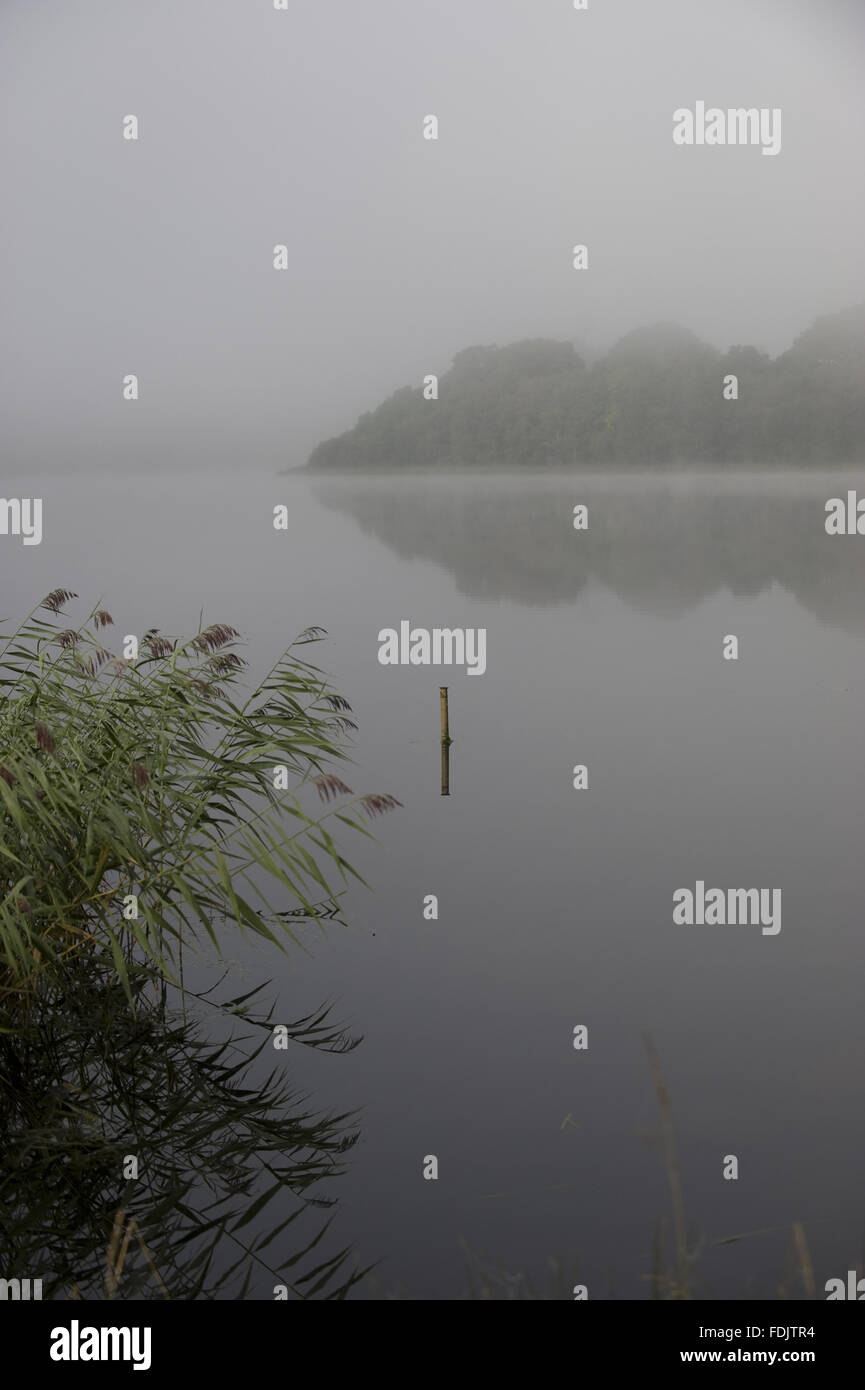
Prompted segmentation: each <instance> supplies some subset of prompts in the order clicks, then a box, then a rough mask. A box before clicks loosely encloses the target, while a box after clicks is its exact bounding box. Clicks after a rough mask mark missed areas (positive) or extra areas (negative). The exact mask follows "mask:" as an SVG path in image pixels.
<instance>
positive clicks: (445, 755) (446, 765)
mask: <svg viewBox="0 0 865 1390" xmlns="http://www.w3.org/2000/svg"><path fill="white" fill-rule="evenodd" d="M439 703H440V705H441V718H442V796H450V794H451V793H450V766H451V744H452V743H453V739H452V738H451V736H450V731H449V729H448V688H447V686H446V685H440V686H439Z"/></svg>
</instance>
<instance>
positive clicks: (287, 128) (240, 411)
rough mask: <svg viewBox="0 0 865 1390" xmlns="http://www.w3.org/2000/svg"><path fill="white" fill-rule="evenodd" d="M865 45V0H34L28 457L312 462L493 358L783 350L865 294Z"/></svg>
mask: <svg viewBox="0 0 865 1390" xmlns="http://www.w3.org/2000/svg"><path fill="white" fill-rule="evenodd" d="M863 59H865V6H862V5H861V4H858V3H840V0H821V4H820V5H819V6H816V5H813V4H811V3H808V2H806V0H784V3H780V2H779V3H773V0H728V3H725V4H723V5H719V4H717V3H708V0H661V3H656V4H655V3H651V2H650V0H590V3H589V9H588V10H587V11H585V12H577V11H575V10H574V9H573V6H572V5H571V3H570V0H470V3H467V0H423V2H422V0H370V3H366V4H364V5H358V4H357V3H356V0H316V3H304V2H303V0H292V2H291V4H290V7H289V10H288V11H287V12H280V11H275V10H274V9H273V8H272V5H271V3H270V0H256V3H253V0H148V3H147V4H141V3H139V2H138V0H40V3H39V4H38V5H34V4H32V3H28V0H2V5H0V103H2V154H0V168H2V185H3V200H2V207H3V212H2V236H3V272H2V276H0V280H2V292H0V293H2V299H0V314H2V325H3V327H2V348H0V372H2V380H3V392H2V401H0V439H2V445H3V453H4V460H5V464H6V470H7V473H9V472H15V471H19V470H21V471H24V472H27V471H34V470H38V471H40V472H41V471H56V470H67V469H79V468H80V469H84V468H87V469H90V468H94V467H96V468H99V469H110V470H111V471H122V470H125V469H131V468H133V467H135V468H141V467H142V466H144V467H146V468H148V469H149V468H152V469H154V470H161V469H166V468H170V469H174V468H178V467H181V468H195V469H199V468H208V467H211V466H213V467H215V466H216V465H220V466H225V465H226V464H229V465H231V464H233V463H235V462H236V466H237V469H238V473H241V472H243V471H245V470H248V469H251V468H269V469H274V468H282V467H285V466H293V465H299V464H302V463H303V462H305V459H306V457H307V454H308V452H309V450H310V449H311V448H312V447H313V446H314V445H315V444H316V443H317V442H318V441H319V440H320V439H322V438H324V437H327V436H329V435H333V434H335V433H338V432H340V431H342V430H344V429H347V428H349V427H350V426H351V425H352V424H353V423H354V421H355V419H356V417H357V415H358V413H359V412H361V411H364V410H367V409H370V408H372V407H373V406H375V405H376V404H377V403H378V402H379V401H380V400H381V399H382V398H383V397H385V396H386V395H388V394H390V393H391V392H392V391H393V390H395V389H396V388H397V387H400V386H403V385H406V384H417V383H418V382H419V381H420V379H421V377H422V376H423V374H424V373H426V372H438V373H441V372H444V371H445V370H446V369H447V367H448V365H449V363H450V361H451V358H452V357H453V355H454V353H455V352H457V351H459V350H460V349H461V348H463V347H465V346H466V345H468V344H471V343H499V344H503V343H506V342H511V341H514V340H516V339H519V338H522V337H534V336H551V337H556V338H563V339H570V340H572V341H574V342H575V343H576V344H577V347H578V349H579V350H580V351H582V352H583V353H584V354H585V355H586V356H587V357H589V358H591V357H593V356H595V355H597V354H599V353H601V352H603V351H604V350H605V349H606V348H607V347H609V346H610V344H611V343H612V342H613V341H615V339H616V338H617V337H619V336H620V335H621V334H623V333H625V332H627V331H628V330H629V329H631V328H634V327H636V326H638V325H641V324H644V323H650V322H653V321H656V320H659V319H664V320H670V319H672V320H676V321H678V322H680V323H682V324H683V325H684V326H686V327H688V328H690V329H692V330H693V331H694V332H696V333H698V334H699V335H700V336H701V337H703V338H705V339H706V340H707V341H709V342H711V343H712V344H713V345H715V346H717V347H719V348H721V349H725V348H727V347H728V346H730V345H731V344H733V343H742V342H750V343H753V344H755V345H756V346H758V347H760V348H762V349H764V350H765V351H768V352H770V353H772V354H773V355H774V354H776V353H778V352H781V351H783V350H784V349H785V348H787V347H788V346H789V345H790V344H791V342H792V341H793V339H794V338H795V337H796V336H797V334H798V333H800V332H801V331H803V330H804V329H805V328H806V327H807V326H808V325H809V323H810V322H811V321H812V319H813V318H814V316H815V315H817V314H820V313H827V312H832V311H834V310H837V309H840V308H843V307H845V306H846V305H849V304H852V303H855V302H857V301H859V300H861V299H862V298H863V297H865V277H863V273H862V265H861V254H862V245H863V220H865V219H863V210H865V188H863V181H862V148H863V143H865V117H863V100H862V70H863ZM698 100H705V101H706V103H707V104H708V105H712V104H715V105H718V106H720V107H724V108H726V107H737V106H746V107H759V108H775V107H778V108H781V110H782V111H783V146H782V149H781V151H780V153H779V154H778V156H777V157H775V158H764V157H762V155H761V151H760V150H759V149H758V148H747V147H746V148H742V147H735V148H731V147H727V148H723V147H722V148H714V149H701V150H697V149H694V148H681V147H676V146H675V145H674V144H673V141H672V138H671V132H672V113H673V111H674V109H676V108H679V107H685V106H691V107H693V106H694V104H695V103H696V102H697V101H698ZM128 114H134V115H136V116H137V117H138V119H139V122H140V136H139V139H138V140H137V142H136V141H128V140H125V139H123V137H122V122H123V118H124V117H125V116H126V115H128ZM430 114H434V115H435V116H437V118H438V121H439V138H438V140H437V141H432V140H425V139H424V138H423V121H424V117H425V116H427V115H430ZM577 242H582V243H585V244H586V245H587V246H588V248H589V258H590V259H589V268H588V271H586V272H582V273H579V274H578V273H576V272H575V271H574V269H573V267H572V263H571V261H572V247H573V246H574V244H575V243H577ZM276 244H284V245H286V246H287V248H288V255H289V268H288V270H286V271H276V270H274V268H273V247H274V245H276ZM128 373H135V374H136V375H137V376H138V377H139V383H140V399H139V400H138V401H137V402H135V403H131V402H125V401H124V400H123V399H122V379H123V377H124V376H125V375H126V374H128Z"/></svg>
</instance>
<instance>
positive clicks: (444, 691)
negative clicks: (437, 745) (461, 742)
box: [439, 685, 453, 743]
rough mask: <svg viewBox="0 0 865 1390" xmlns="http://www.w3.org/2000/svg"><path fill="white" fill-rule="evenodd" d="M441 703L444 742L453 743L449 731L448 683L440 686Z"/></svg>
mask: <svg viewBox="0 0 865 1390" xmlns="http://www.w3.org/2000/svg"><path fill="white" fill-rule="evenodd" d="M439 703H440V704H441V712H442V743H452V742H453V740H452V739H451V736H450V734H449V733H448V688H447V686H446V685H440V686H439Z"/></svg>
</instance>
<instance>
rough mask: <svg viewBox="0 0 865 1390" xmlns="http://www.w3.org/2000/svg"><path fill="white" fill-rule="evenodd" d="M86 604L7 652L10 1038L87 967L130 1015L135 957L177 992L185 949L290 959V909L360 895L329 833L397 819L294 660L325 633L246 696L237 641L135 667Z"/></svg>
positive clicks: (160, 651) (207, 638) (0, 826)
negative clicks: (66, 978)
mask: <svg viewBox="0 0 865 1390" xmlns="http://www.w3.org/2000/svg"><path fill="white" fill-rule="evenodd" d="M76 597H77V596H76V595H75V594H72V593H70V592H69V591H68V590H65V589H55V590H53V591H52V593H50V594H48V595H47V597H46V598H45V599H43V600H42V602H41V603H40V604H39V605H37V607H36V608H34V609H33V610H32V612H31V613H30V614H29V615H28V616H27V618H26V619H25V621H24V622H23V623H22V624H21V625H20V626H19V627H18V628H17V629H16V630H15V631H14V632H13V633H11V634H10V635H9V636H7V637H5V638H4V639H3V640H2V642H0V691H2V698H0V1029H9V1028H14V1027H16V1026H17V1022H18V1021H19V1020H20V1017H21V1014H22V1011H24V1012H25V1013H26V1009H27V1007H28V1001H30V1000H31V999H32V995H33V990H34V988H35V987H36V984H37V981H38V979H39V977H40V975H41V974H42V973H43V972H44V971H45V970H46V969H56V968H57V967H58V966H59V965H60V964H61V963H62V962H64V961H66V960H68V959H69V958H70V957H71V956H74V955H77V954H80V953H82V952H88V953H98V954H100V955H107V956H108V958H109V959H110V961H111V963H112V966H113V970H114V972H115V975H116V978H117V980H118V981H119V982H120V984H121V986H122V988H123V990H124V991H125V994H126V997H127V1001H128V1002H129V1004H130V1005H131V1004H132V1003H133V993H132V990H131V987H130V979H129V961H130V960H131V959H132V958H133V956H137V958H138V959H140V960H146V961H149V962H150V963H151V964H152V965H153V966H154V967H155V968H156V969H157V970H158V971H159V972H160V974H161V976H162V977H163V979H165V980H169V981H171V982H173V983H175V984H179V983H180V969H181V964H182V943H183V941H184V940H186V941H190V940H192V939H193V938H195V937H201V936H206V937H208V938H209V939H210V940H211V942H212V943H213V945H214V946H216V947H218V946H219V942H218V940H217V934H216V924H217V922H219V921H220V920H226V919H228V920H230V921H231V922H232V924H233V925H234V926H236V927H237V928H238V929H240V930H241V931H249V932H252V933H255V934H257V935H259V936H262V937H266V938H267V939H268V940H270V941H271V942H273V943H274V944H275V945H278V946H280V947H282V948H284V947H285V945H286V942H287V940H289V939H290V940H292V941H294V942H295V944H299V942H298V938H297V936H296V935H295V933H294V932H293V931H292V929H291V926H290V922H291V920H292V913H291V911H289V912H287V913H286V912H285V910H284V909H285V904H286V902H289V903H291V904H293V905H294V908H295V910H297V908H298V906H299V908H300V910H301V911H302V912H304V913H306V914H307V915H308V916H309V917H311V918H313V919H315V918H320V917H322V916H323V915H332V909H331V908H330V907H329V906H327V905H328V904H332V903H333V902H334V901H335V897H336V895H337V894H338V892H340V891H342V890H343V889H344V886H345V885H346V884H348V882H349V881H350V879H352V878H354V879H359V878H360V876H359V875H358V874H357V873H356V872H355V870H354V869H353V868H352V867H351V865H350V864H349V863H348V861H347V860H346V859H345V858H344V857H343V854H342V852H341V850H340V849H339V848H338V846H337V844H336V842H335V840H334V838H333V836H332V834H331V831H330V828H329V826H328V822H332V821H334V820H335V821H336V822H338V823H340V824H341V825H342V826H345V827H348V828H349V829H350V830H352V831H354V832H358V833H361V834H365V835H369V833H370V832H369V830H368V828H367V826H368V823H369V821H370V820H371V819H372V818H374V817H375V816H377V815H380V814H382V813H383V812H385V811H388V810H390V809H392V808H393V807H394V806H397V805H399V802H397V801H396V799H395V798H394V797H392V796H390V795H367V796H360V797H353V794H352V793H351V791H350V788H348V787H347V786H346V785H345V783H344V782H343V781H342V780H341V779H340V778H339V777H338V776H337V775H336V773H335V772H334V771H333V766H334V765H335V764H336V765H339V764H340V763H343V762H345V761H346V760H347V759H348V753H347V750H346V746H345V744H346V735H347V734H348V733H349V731H350V730H352V729H353V728H355V727H356V726H355V725H354V724H353V721H352V720H351V718H350V717H349V716H350V707H349V705H348V702H347V701H346V700H345V699H344V698H343V697H342V696H341V695H340V694H339V693H338V692H336V691H335V690H333V689H332V688H331V687H330V685H329V684H328V681H327V678H326V677H325V676H324V675H323V673H322V672H321V671H320V670H319V669H318V668H317V667H315V666H313V665H311V664H310V663H309V662H307V661H305V660H303V659H302V658H301V656H300V655H299V652H298V649H299V648H302V647H305V646H307V645H308V644H310V643H314V642H316V641H318V640H320V638H321V637H322V636H324V635H325V634H324V633H323V631H322V629H320V628H310V629H307V630H306V631H305V632H303V633H302V634H301V635H300V636H299V637H298V639H297V640H296V642H294V643H293V644H291V645H290V646H289V647H288V648H287V649H286V650H285V651H284V652H283V653H282V655H281V656H280V657H279V659H278V660H277V661H276V663H275V664H274V666H273V667H272V669H271V670H270V672H269V673H268V675H267V676H266V677H265V678H264V679H263V681H261V682H260V683H259V684H258V685H257V686H256V687H255V689H254V690H252V691H251V693H248V694H246V695H244V694H243V693H238V684H239V682H240V681H241V679H242V677H243V671H244V667H245V664H246V663H245V662H244V661H243V659H242V658H241V657H240V656H239V655H238V653H237V651H236V650H235V648H236V647H237V645H238V636H239V634H238V633H237V632H236V631H235V629H234V628H232V627H229V626H228V625H226V624H224V623H216V624H213V625H211V626H208V627H204V628H202V629H200V630H199V631H198V632H196V633H195V634H194V635H193V636H191V637H189V638H186V639H173V638H168V637H166V636H163V635H161V634H160V632H159V631H158V630H157V629H155V628H151V629H150V630H148V631H147V632H146V633H145V634H144V636H143V638H142V640H141V643H140V649H139V654H138V656H137V658H133V657H126V656H123V655H119V654H116V653H112V652H111V651H109V650H108V649H107V647H106V646H105V645H104V640H103V639H104V634H105V630H106V629H107V628H108V627H110V626H111V625H112V623H113V619H112V617H111V615H110V613H108V612H107V611H106V610H105V609H103V608H101V607H97V608H94V609H92V610H91V611H90V613H89V614H88V615H87V616H86V618H85V619H84V621H83V622H82V623H81V624H80V625H78V626H68V625H66V620H65V619H63V618H62V614H63V610H64V608H65V607H66V605H67V604H68V603H70V602H71V601H72V600H73V599H75V598H76ZM277 768H282V769H284V770H285V771H284V772H283V773H282V774H278V773H277V771H276V769H277ZM344 797H353V799H352V800H350V801H348V802H346V801H343V800H342V798H344ZM311 801H313V802H315V804H311ZM361 881H362V880H361ZM275 892H276V893H278V894H279V895H280V902H281V903H282V908H281V909H280V908H279V907H277V906H276V905H275V903H274V901H273V894H274V893H275ZM323 904H324V906H323Z"/></svg>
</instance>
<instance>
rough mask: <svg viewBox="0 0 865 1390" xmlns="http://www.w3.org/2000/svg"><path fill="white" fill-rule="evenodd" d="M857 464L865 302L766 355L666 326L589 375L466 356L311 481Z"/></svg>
mask: <svg viewBox="0 0 865 1390" xmlns="http://www.w3.org/2000/svg"><path fill="white" fill-rule="evenodd" d="M860 462H865V303H862V304H859V305H856V306H854V307H852V308H849V309H845V310H842V311H841V312H839V313H835V314H826V315H823V316H821V317H820V318H818V319H816V320H815V322H814V323H813V325H812V326H811V327H810V328H809V329H807V330H806V331H805V332H804V333H802V334H800V336H799V337H798V338H797V339H796V341H795V342H794V343H793V345H792V347H791V348H790V349H789V350H788V351H787V352H784V353H782V354H781V355H780V356H779V357H776V358H774V359H773V358H770V357H769V356H768V355H767V354H766V353H764V352H761V351H759V350H758V349H757V348H754V347H747V346H735V347H731V348H730V349H729V350H728V351H727V352H724V353H722V352H719V351H718V350H717V349H716V348H713V347H710V346H709V345H708V344H707V343H704V342H702V341H701V340H700V339H699V338H698V337H696V336H695V334H693V333H691V332H690V331H689V330H688V329H685V328H682V327H680V326H679V325H677V324H669V323H662V324H656V325H654V326H652V327H647V328H638V329H635V330H634V331H633V332H631V333H628V334H626V336H625V337H624V338H622V339H621V340H620V341H619V342H618V343H617V344H616V345H615V347H613V348H612V349H611V350H610V351H609V352H608V353H607V354H606V356H605V357H603V358H601V359H600V360H598V361H597V362H594V363H593V364H592V365H591V366H588V365H587V364H586V362H585V361H584V360H583V358H582V357H580V355H579V354H578V353H577V352H576V350H575V348H574V346H573V344H571V343H568V342H555V341H552V340H550V339H544V338H537V339H528V340H526V341H523V342H519V343H513V344H511V345H509V346H507V347H494V346H492V347H468V348H465V349H464V350H463V351H462V352H459V353H457V355H456V357H455V358H454V360H453V364H452V366H451V368H450V370H449V371H448V372H446V373H445V374H444V375H443V376H442V377H441V378H440V379H439V378H438V377H436V376H434V375H430V376H427V377H425V378H424V379H423V381H422V382H421V383H419V384H418V385H417V386H415V387H411V386H404V387H402V389H401V390H399V391H396V392H394V394H393V395H392V396H391V397H390V398H389V399H388V400H386V401H384V402H383V403H382V404H381V405H379V406H378V407H377V408H376V409H375V410H372V411H369V412H367V413H366V414H364V415H362V416H361V417H360V419H359V420H358V422H357V424H356V425H355V426H354V428H353V429H350V430H348V431H347V432H346V433H345V434H341V435H339V436H338V437H337V438H335V439H327V440H325V441H324V442H323V443H321V444H319V445H317V447H316V448H315V449H314V450H313V451H312V454H311V455H310V458H309V461H308V463H307V465H306V467H307V468H308V469H312V470H315V471H316V472H324V471H330V472H350V473H359V472H369V471H377V472H378V471H388V472H390V471H395V472H401V473H405V472H410V471H413V470H414V471H419V470H425V471H428V470H436V469H441V470H447V469H490V470H493V469H518V470H520V471H524V470H529V469H535V470H540V469H545V468H552V469H555V468H562V469H575V468H597V467H615V468H640V467H649V468H663V467H706V468H709V467H713V466H716V465H724V464H726V465H734V466H735V465H740V466H743V467H748V466H750V467H755V466H756V467H759V466H767V467H772V466H775V467H790V466H801V467H805V468H818V467H824V466H825V467H838V466H839V465H841V466H848V465H856V464H858V463H860Z"/></svg>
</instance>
